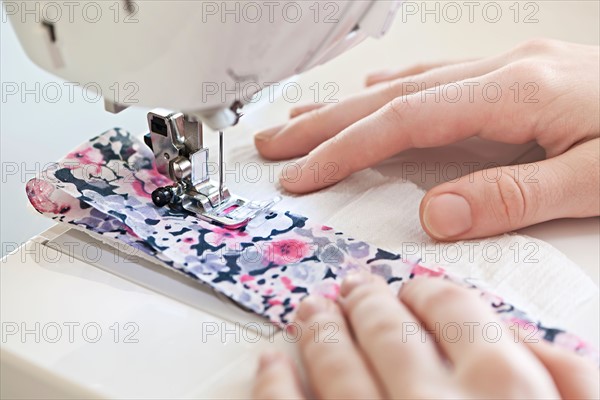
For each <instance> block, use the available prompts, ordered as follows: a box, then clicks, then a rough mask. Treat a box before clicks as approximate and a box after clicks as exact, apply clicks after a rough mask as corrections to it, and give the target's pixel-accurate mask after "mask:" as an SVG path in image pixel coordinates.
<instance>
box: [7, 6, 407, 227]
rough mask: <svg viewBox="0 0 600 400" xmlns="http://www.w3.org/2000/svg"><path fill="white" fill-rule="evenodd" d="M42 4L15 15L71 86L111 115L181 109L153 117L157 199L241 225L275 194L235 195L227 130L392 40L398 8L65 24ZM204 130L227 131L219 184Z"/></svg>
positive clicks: (248, 9) (177, 13)
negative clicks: (252, 106)
mask: <svg viewBox="0 0 600 400" xmlns="http://www.w3.org/2000/svg"><path fill="white" fill-rule="evenodd" d="M38 3H39V4H41V6H40V7H38V8H37V10H38V13H39V15H37V18H30V19H24V18H19V17H20V15H19V13H17V12H15V10H13V9H11V10H7V14H8V15H9V16H10V17H11V21H12V23H13V25H14V28H15V31H16V32H17V35H18V37H19V40H20V42H21V44H22V46H23V47H24V48H25V50H26V52H27V54H28V55H29V57H30V58H31V59H32V60H33V61H34V62H35V63H36V64H38V65H39V66H40V67H42V68H44V69H46V70H47V71H49V72H51V73H54V74H56V75H58V76H60V77H62V78H64V79H65V80H69V81H74V82H95V83H96V84H97V89H98V91H99V92H100V93H102V94H103V95H104V101H105V108H106V110H108V111H111V112H119V111H122V110H123V109H124V108H126V107H128V106H130V105H136V106H151V107H166V108H168V109H169V110H176V112H172V111H169V110H165V109H161V110H155V111H153V112H151V113H150V114H148V128H149V131H150V133H149V134H148V135H147V138H146V139H147V141H146V143H147V144H148V145H149V146H150V147H151V148H152V149H153V151H154V155H155V158H156V164H157V167H158V170H159V172H161V173H162V174H164V175H165V176H167V177H169V178H170V179H171V180H172V181H173V182H174V184H173V186H170V187H163V188H159V189H157V190H156V191H155V192H154V193H153V195H152V198H153V201H154V203H155V204H156V205H157V206H167V205H179V206H182V207H183V208H185V209H186V210H188V211H191V212H193V213H195V214H196V215H198V217H199V218H202V219H204V220H207V221H209V222H211V223H214V224H217V225H220V226H224V227H227V228H231V229H234V228H239V227H241V226H243V225H245V224H247V223H248V222H249V221H250V220H251V219H252V218H253V217H255V216H256V215H257V214H259V213H261V212H264V211H265V210H267V209H268V208H270V207H271V206H272V205H273V204H274V203H275V202H276V199H274V200H268V201H262V202H261V201H247V200H246V199H243V198H241V197H238V196H234V195H232V194H231V193H230V191H229V189H228V188H227V187H226V186H225V182H224V179H223V162H222V160H223V149H224V144H223V136H224V134H223V130H224V129H226V128H228V127H231V126H233V125H235V124H237V122H238V121H239V119H240V116H241V110H242V109H243V107H244V105H246V104H248V103H250V102H252V99H253V96H254V95H255V94H256V93H258V92H259V91H261V90H263V89H265V88H267V87H270V86H271V85H273V84H276V83H277V82H279V81H281V80H282V79H286V78H289V77H290V76H292V75H295V74H299V73H302V72H304V71H306V70H308V69H310V68H312V67H314V66H316V65H319V64H321V63H324V62H325V61H328V60H330V59H331V58H333V57H335V56H336V55H338V54H340V53H341V52H343V51H344V50H346V49H348V48H350V47H352V46H353V45H355V44H356V43H358V42H360V41H362V40H363V39H365V38H366V37H368V36H373V37H379V36H381V35H383V34H384V33H385V32H386V30H387V29H388V28H389V26H390V24H391V22H392V20H393V17H394V15H395V12H396V11H397V9H398V2H397V1H391V2H390V1H384V2H381V1H329V0H328V1H320V2H296V1H283V2H262V3H261V2H230V3H228V2H221V3H216V2H212V1H192V2H190V1H167V2H162V1H161V2H150V1H139V2H135V1H132V0H126V1H123V2H122V3H108V2H99V3H98V2H87V3H86V2H84V4H82V9H89V8H90V7H93V8H94V10H95V12H96V15H100V16H101V15H114V17H115V18H114V20H113V19H107V18H99V19H98V20H95V19H92V18H91V17H90V16H89V15H88V14H84V15H83V17H82V18H69V19H68V20H67V19H66V18H52V17H51V16H49V15H48V12H47V11H44V8H43V7H44V2H36V4H38ZM39 4H38V5H39ZM11 7H14V6H11ZM119 10H120V11H119ZM88 11H89V10H88ZM267 13H268V15H267ZM120 14H123V17H122V18H121V17H120ZM165 33H167V34H165ZM125 82H126V83H125ZM115 85H116V86H117V87H119V86H120V85H123V87H128V86H129V87H131V86H132V85H133V86H135V88H136V91H135V96H134V97H133V99H132V98H130V97H128V96H125V97H122V93H121V92H120V91H119V90H115ZM179 111H181V112H179ZM203 123H204V124H206V125H207V126H208V127H209V128H211V129H214V130H218V131H219V135H220V140H219V144H220V145H219V161H220V162H219V165H220V168H219V170H220V173H219V182H218V183H215V182H213V181H211V179H210V177H209V171H208V152H209V149H208V148H206V147H204V146H203V126H202V125H203Z"/></svg>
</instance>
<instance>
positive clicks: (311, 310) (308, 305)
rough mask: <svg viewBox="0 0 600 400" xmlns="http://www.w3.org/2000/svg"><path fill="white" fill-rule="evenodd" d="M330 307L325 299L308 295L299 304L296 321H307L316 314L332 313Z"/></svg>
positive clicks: (329, 302)
mask: <svg viewBox="0 0 600 400" xmlns="http://www.w3.org/2000/svg"><path fill="white" fill-rule="evenodd" d="M332 305H333V303H331V301H330V300H327V299H326V298H325V297H322V296H318V295H310V296H308V297H305V298H304V300H302V302H301V303H300V307H299V308H298V312H297V313H296V319H297V320H298V321H307V320H308V319H310V318H311V317H313V316H315V315H317V314H320V313H325V312H330V311H332Z"/></svg>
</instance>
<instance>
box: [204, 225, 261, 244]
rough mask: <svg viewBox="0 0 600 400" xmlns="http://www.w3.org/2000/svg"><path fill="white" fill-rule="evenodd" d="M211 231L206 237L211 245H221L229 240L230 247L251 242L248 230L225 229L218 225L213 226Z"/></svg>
mask: <svg viewBox="0 0 600 400" xmlns="http://www.w3.org/2000/svg"><path fill="white" fill-rule="evenodd" d="M210 229H211V230H212V232H211V233H208V234H206V236H205V237H204V239H205V240H206V242H207V243H208V244H210V245H211V246H219V245H220V244H222V243H223V242H225V241H226V242H227V246H228V247H230V248H231V247H235V245H236V244H240V243H245V242H251V240H250V237H249V235H248V234H247V233H246V232H243V231H239V230H234V229H225V228H221V227H217V226H211V228H210Z"/></svg>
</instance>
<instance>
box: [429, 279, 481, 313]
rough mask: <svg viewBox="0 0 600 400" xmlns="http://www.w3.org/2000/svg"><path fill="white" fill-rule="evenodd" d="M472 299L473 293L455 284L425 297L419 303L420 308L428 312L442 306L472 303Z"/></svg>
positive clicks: (444, 286) (442, 287) (443, 287)
mask: <svg viewBox="0 0 600 400" xmlns="http://www.w3.org/2000/svg"><path fill="white" fill-rule="evenodd" d="M472 297H473V295H472V293H470V292H469V291H468V290H467V289H465V288H462V287H460V286H458V285H455V284H447V285H443V286H441V287H440V288H439V289H438V290H435V291H433V292H431V293H429V294H428V295H427V296H425V297H424V298H423V299H422V301H420V302H419V304H418V307H419V308H421V309H422V310H424V311H427V310H430V309H433V308H438V307H439V306H440V305H450V304H457V303H461V302H465V301H468V302H471V301H472Z"/></svg>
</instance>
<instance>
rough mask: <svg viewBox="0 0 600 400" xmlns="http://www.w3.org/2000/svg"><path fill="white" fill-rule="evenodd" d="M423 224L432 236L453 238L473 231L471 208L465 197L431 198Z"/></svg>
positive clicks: (455, 195)
mask: <svg viewBox="0 0 600 400" xmlns="http://www.w3.org/2000/svg"><path fill="white" fill-rule="evenodd" d="M423 223H424V225H425V227H426V228H427V230H428V231H429V232H430V233H431V234H432V236H434V237H436V238H439V239H447V238H452V237H455V236H458V235H461V234H463V233H466V232H468V231H469V230H470V229H471V226H472V224H473V220H472V217H471V206H470V205H469V203H468V202H467V200H465V198H464V197H462V196H459V195H457V194H453V193H444V194H440V195H437V196H434V197H433V198H431V199H430V200H429V201H428V202H427V204H426V205H425V209H424V210H423Z"/></svg>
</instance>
